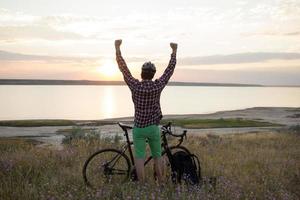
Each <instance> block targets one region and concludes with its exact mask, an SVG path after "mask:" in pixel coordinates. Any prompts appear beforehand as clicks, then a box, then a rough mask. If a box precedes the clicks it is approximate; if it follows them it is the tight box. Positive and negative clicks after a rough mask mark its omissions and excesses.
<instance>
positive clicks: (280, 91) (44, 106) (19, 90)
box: [0, 85, 300, 120]
mask: <svg viewBox="0 0 300 200" xmlns="http://www.w3.org/2000/svg"><path fill="white" fill-rule="evenodd" d="M161 106H162V111H163V114H164V115H166V114H203V113H212V112H216V111H224V110H235V109H244V108H250V107H261V106H264V107H274V106H275V107H300V88H299V87H211V86H195V87H193V86H167V87H166V88H165V89H164V91H163V92H162V95H161ZM133 109H134V108H133V103H132V100H131V94H130V90H129V89H128V88H127V87H126V86H99V85H97V86H91V85H79V86H78V85H76V86H74V85H55V86H53V85H51V86H49V85H46V86H45V85H34V86H33V85H0V120H16V119H77V120H91V119H105V118H115V117H127V116H132V115H133Z"/></svg>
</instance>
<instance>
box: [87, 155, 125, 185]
mask: <svg viewBox="0 0 300 200" xmlns="http://www.w3.org/2000/svg"><path fill="white" fill-rule="evenodd" d="M129 172H130V162H129V159H128V157H127V156H126V155H125V154H123V153H122V152H120V151H118V150H115V149H104V150H101V151H99V152H96V153H94V154H93V155H92V156H91V157H89V158H88V160H87V161H86V163H85V164H84V168H83V177H84V180H85V183H86V184H87V185H90V186H91V187H94V188H99V187H101V185H103V184H105V183H112V182H123V181H125V180H127V179H128V177H129Z"/></svg>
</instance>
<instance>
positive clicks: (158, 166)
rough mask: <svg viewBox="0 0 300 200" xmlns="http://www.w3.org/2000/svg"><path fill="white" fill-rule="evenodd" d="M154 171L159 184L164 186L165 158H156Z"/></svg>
mask: <svg viewBox="0 0 300 200" xmlns="http://www.w3.org/2000/svg"><path fill="white" fill-rule="evenodd" d="M154 170H155V173H156V176H157V180H158V183H159V184H163V182H164V178H163V158H162V157H159V158H154Z"/></svg>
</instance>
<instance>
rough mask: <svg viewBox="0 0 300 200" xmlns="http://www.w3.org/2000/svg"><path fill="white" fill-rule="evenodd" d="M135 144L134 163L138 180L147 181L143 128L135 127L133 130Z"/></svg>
mask: <svg viewBox="0 0 300 200" xmlns="http://www.w3.org/2000/svg"><path fill="white" fill-rule="evenodd" d="M132 135H133V146H134V152H135V156H134V157H135V158H134V162H135V163H134V164H135V169H136V174H137V177H138V180H139V181H141V182H144V181H145V172H144V171H145V167H144V162H145V154H146V140H145V138H144V135H143V128H137V127H134V128H133V131H132Z"/></svg>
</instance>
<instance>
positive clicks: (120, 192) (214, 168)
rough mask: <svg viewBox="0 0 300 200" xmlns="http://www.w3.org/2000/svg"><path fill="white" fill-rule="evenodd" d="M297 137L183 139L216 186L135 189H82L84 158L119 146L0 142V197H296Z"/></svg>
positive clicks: (299, 191)
mask: <svg viewBox="0 0 300 200" xmlns="http://www.w3.org/2000/svg"><path fill="white" fill-rule="evenodd" d="M299 144H300V136H299V135H297V134H290V133H264V134H245V135H241V134H240V135H228V136H216V135H208V136H207V137H188V140H187V141H185V142H184V144H183V145H184V146H186V147H188V148H189V149H190V150H191V151H192V152H193V153H195V154H196V155H197V156H199V158H200V160H201V166H202V174H203V176H204V177H211V176H215V177H217V187H216V189H215V190H212V189H211V188H210V187H209V186H205V187H201V188H200V187H186V186H185V185H172V184H169V185H166V186H165V187H163V188H162V187H158V186H156V185H155V183H154V181H153V180H152V178H151V173H152V171H151V170H152V167H150V166H148V167H147V171H148V174H147V176H148V178H149V179H148V182H147V183H146V184H144V185H139V184H138V183H136V182H128V183H125V184H123V185H120V184H118V183H116V184H109V185H107V186H105V187H103V188H99V189H97V190H91V189H88V188H86V187H85V185H84V183H83V178H82V175H81V171H82V166H83V163H84V161H85V159H86V158H87V157H88V155H90V154H91V153H92V152H94V151H96V150H97V149H100V148H106V147H118V146H119V143H118V142H117V143H116V141H115V143H114V142H113V143H111V142H109V141H107V140H97V139H93V140H85V139H75V140H72V141H71V142H70V143H69V144H65V145H64V149H63V150H56V149H53V148H49V147H38V146H36V144H32V143H31V142H28V141H25V140H20V139H1V140H0V155H1V156H0V199H1V200H6V199H26V200H27V199H29V200H30V199H49V200H55V199H299V198H300V145H299Z"/></svg>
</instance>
